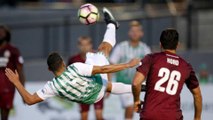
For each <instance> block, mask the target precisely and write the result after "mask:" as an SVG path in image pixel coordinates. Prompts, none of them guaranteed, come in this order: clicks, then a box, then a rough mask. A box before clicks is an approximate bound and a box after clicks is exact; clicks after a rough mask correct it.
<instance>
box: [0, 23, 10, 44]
mask: <svg viewBox="0 0 213 120" xmlns="http://www.w3.org/2000/svg"><path fill="white" fill-rule="evenodd" d="M0 29H3V30H4V31H5V35H6V36H5V38H4V39H5V41H6V42H10V40H11V33H10V29H9V28H8V27H7V26H5V25H0Z"/></svg>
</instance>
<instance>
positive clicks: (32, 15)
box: [0, 0, 213, 120]
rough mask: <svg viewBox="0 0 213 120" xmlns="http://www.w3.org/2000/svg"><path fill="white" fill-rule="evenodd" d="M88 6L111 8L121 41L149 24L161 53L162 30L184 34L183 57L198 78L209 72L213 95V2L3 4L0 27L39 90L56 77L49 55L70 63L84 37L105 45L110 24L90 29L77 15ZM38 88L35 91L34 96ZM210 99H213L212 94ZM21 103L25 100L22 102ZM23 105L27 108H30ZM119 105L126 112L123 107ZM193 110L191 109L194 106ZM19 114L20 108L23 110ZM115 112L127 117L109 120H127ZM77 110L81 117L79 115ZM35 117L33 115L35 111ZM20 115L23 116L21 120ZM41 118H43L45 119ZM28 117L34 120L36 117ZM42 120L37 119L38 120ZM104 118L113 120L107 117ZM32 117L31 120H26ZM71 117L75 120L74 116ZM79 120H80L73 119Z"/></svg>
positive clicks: (36, 0)
mask: <svg viewBox="0 0 213 120" xmlns="http://www.w3.org/2000/svg"><path fill="white" fill-rule="evenodd" d="M86 2H92V3H94V4H95V5H96V6H97V7H99V8H101V7H103V6H107V7H109V8H110V9H111V10H112V11H113V13H114V14H115V16H116V17H117V18H118V19H119V20H120V21H121V22H120V23H121V27H120V29H119V30H118V31H117V40H118V42H120V41H122V40H126V39H127V38H128V34H127V32H128V23H129V22H130V21H131V20H138V21H141V23H142V24H143V29H144V32H145V36H144V38H143V41H144V42H145V43H147V44H148V45H149V46H151V48H152V51H159V50H160V49H159V36H160V33H161V31H162V30H163V29H165V28H168V27H173V28H176V29H177V30H178V31H179V33H180V40H181V47H180V49H179V51H178V52H179V54H180V55H182V56H183V57H184V58H186V59H187V60H188V61H190V62H191V63H192V65H193V66H194V68H195V70H196V72H197V74H198V75H199V73H200V72H201V71H203V70H204V71H205V72H207V74H208V75H207V76H208V79H207V81H204V82H203V81H202V83H203V84H206V85H204V86H207V87H206V88H208V90H204V91H207V92H208V91H209V90H212V88H213V86H211V84H212V83H213V78H212V73H213V62H212V60H213V47H212V46H213V35H212V33H213V1H212V0H85V1H84V0H0V24H4V25H7V26H8V27H9V28H10V29H11V32H12V43H13V44H14V45H16V46H17V47H18V48H19V49H20V51H21V54H22V55H23V57H24V60H25V64H24V69H25V75H26V79H27V84H28V83H29V84H30V83H33V84H34V83H35V84H36V85H37V84H38V83H40V82H45V81H47V80H51V79H52V75H51V74H50V73H49V72H48V70H47V66H46V56H47V55H48V53H49V52H51V51H59V52H60V53H61V54H62V55H63V57H64V58H65V60H67V58H68V57H69V56H70V55H74V54H76V53H77V52H78V51H77V47H76V46H77V39H78V37H79V36H81V35H89V36H91V37H92V39H93V44H94V45H95V48H97V45H98V44H99V43H100V42H101V40H102V37H103V34H104V31H105V25H104V23H103V22H102V21H100V22H98V23H97V24H94V25H91V26H85V25H82V24H81V23H80V22H79V21H78V18H77V10H78V8H79V6H80V5H81V4H83V3H86ZM125 33H126V34H125ZM37 86H39V85H37ZM34 87H35V86H33V87H32V91H33V90H34V89H33V88H34ZM40 87H41V86H40ZM204 94H207V97H209V96H211V97H212V94H211V95H209V93H204ZM207 97H205V98H204V99H206V98H207ZM17 99H20V98H19V97H17ZM17 99H16V100H15V103H16V104H18V103H20V100H19V101H18V100H17ZM110 99H117V98H110ZM17 101H18V102H17ZM108 101H110V100H108ZM210 101H211V102H210ZM118 102H119V101H118ZM20 104H21V103H20ZM106 104H109V103H106ZM186 104H187V102H186ZM205 105H206V106H204V112H209V113H212V112H213V102H212V100H209V102H207V103H205ZM19 106H21V108H22V109H27V108H25V107H26V106H24V107H23V105H19ZM109 106H110V105H109ZM109 106H106V107H105V109H106V110H108V111H110V110H111V109H112V108H107V107H109ZM117 106H118V107H120V105H117ZM188 107H189V108H188V109H190V106H188ZM205 107H206V108H205ZM75 108H76V107H75ZM17 109H20V108H18V107H17ZM115 110H118V113H121V115H120V117H114V116H119V115H118V114H114V115H113V112H112V113H111V114H112V115H111V117H108V118H109V119H120V118H121V119H122V111H121V112H119V111H120V110H121V109H115ZM205 110H206V111H205ZM29 111H30V108H29ZM73 111H76V112H74V113H78V112H77V111H78V110H73ZM189 111H190V110H189ZM31 112H32V113H31V115H33V110H32V111H31ZM191 112H193V110H191ZM17 113H19V114H22V115H21V117H20V115H18V114H17ZM17 113H16V114H17V116H18V117H17V118H16V114H15V113H14V115H13V116H12V117H11V118H12V119H14V120H25V119H24V118H25V117H24V116H27V115H28V114H26V113H22V112H17ZM59 113H60V112H59ZM54 114H55V113H54ZM70 114H72V113H70ZM106 114H107V113H106ZM35 115H36V116H39V114H35ZM28 116H29V117H28V118H30V117H32V116H30V115H28ZM36 116H35V117H33V118H31V120H38V118H36ZM44 116H45V115H44ZM76 116H77V115H76ZM104 116H106V119H107V115H104ZM209 116H210V118H209V119H208V117H206V119H205V120H210V119H212V117H213V116H211V115H209ZM22 118H23V119H22ZM28 118H27V117H26V119H28ZM68 118H69V119H71V120H72V116H69V117H68ZM68 118H66V117H64V118H63V119H60V117H55V119H54V118H51V120H67V119H68ZM47 119H49V118H47V117H46V118H45V117H43V118H42V117H40V120H47ZM73 119H78V117H73ZM91 119H94V117H92V118H91Z"/></svg>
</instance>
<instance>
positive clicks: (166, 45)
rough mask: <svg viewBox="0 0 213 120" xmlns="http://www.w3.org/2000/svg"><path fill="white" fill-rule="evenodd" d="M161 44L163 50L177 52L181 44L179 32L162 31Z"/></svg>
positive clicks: (169, 29)
mask: <svg viewBox="0 0 213 120" xmlns="http://www.w3.org/2000/svg"><path fill="white" fill-rule="evenodd" d="M160 42H161V45H162V47H163V49H169V50H175V49H176V48H177V45H178V42H179V34H178V32H177V30H175V29H172V28H167V29H165V30H163V31H162V33H161V36H160Z"/></svg>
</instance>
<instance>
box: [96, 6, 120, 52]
mask: <svg viewBox="0 0 213 120" xmlns="http://www.w3.org/2000/svg"><path fill="white" fill-rule="evenodd" d="M103 14H104V21H105V23H106V24H107V29H106V32H105V35H104V39H103V42H102V43H101V44H100V46H99V47H98V51H100V52H103V53H104V54H105V55H106V56H109V53H110V52H111V50H112V48H113V47H114V45H115V43H116V29H118V27H119V24H118V22H117V21H116V20H115V18H114V16H113V15H112V13H111V12H110V11H109V10H108V9H107V8H105V7H104V8H103Z"/></svg>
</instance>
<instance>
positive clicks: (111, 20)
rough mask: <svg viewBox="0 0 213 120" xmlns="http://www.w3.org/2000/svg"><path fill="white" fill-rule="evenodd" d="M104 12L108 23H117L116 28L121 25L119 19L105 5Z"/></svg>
mask: <svg viewBox="0 0 213 120" xmlns="http://www.w3.org/2000/svg"><path fill="white" fill-rule="evenodd" d="M103 14H104V21H105V22H106V24H109V23H112V24H114V25H115V27H116V29H118V28H119V26H120V25H119V23H118V21H116V20H115V18H114V16H113V15H112V13H111V12H110V11H109V9H107V8H106V7H104V8H103Z"/></svg>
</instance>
